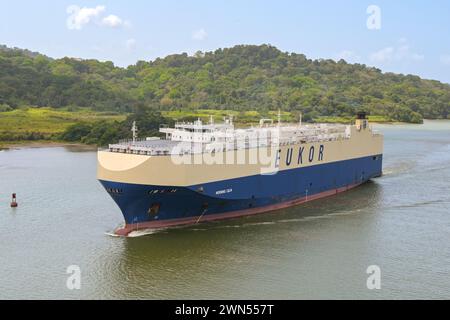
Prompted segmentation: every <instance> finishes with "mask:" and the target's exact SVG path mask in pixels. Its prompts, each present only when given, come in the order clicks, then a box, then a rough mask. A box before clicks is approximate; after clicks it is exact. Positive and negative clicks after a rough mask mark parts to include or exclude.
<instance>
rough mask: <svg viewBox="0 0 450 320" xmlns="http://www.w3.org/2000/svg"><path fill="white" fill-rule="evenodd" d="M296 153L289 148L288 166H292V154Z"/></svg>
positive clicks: (287, 155)
mask: <svg viewBox="0 0 450 320" xmlns="http://www.w3.org/2000/svg"><path fill="white" fill-rule="evenodd" d="M293 152H294V149H293V148H289V149H288V150H287V154H286V165H287V166H290V165H291V161H292V153H293Z"/></svg>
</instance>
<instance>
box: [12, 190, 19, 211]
mask: <svg viewBox="0 0 450 320" xmlns="http://www.w3.org/2000/svg"><path fill="white" fill-rule="evenodd" d="M18 205H19V204H18V203H17V199H16V194H15V193H13V194H12V201H11V208H17V206H18Z"/></svg>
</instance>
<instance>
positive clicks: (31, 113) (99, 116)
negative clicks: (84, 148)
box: [0, 108, 126, 145]
mask: <svg viewBox="0 0 450 320" xmlns="http://www.w3.org/2000/svg"><path fill="white" fill-rule="evenodd" d="M125 118H126V116H125V115H118V114H114V113H103V112H94V111H92V110H90V109H77V110H76V111H69V110H67V109H52V108H21V109H16V110H12V111H8V112H1V113H0V145H1V144H11V143H14V144H17V143H18V142H23V141H48V140H54V139H56V138H57V136H58V134H60V133H62V132H64V131H65V130H66V129H67V128H68V127H69V126H71V125H74V124H76V123H80V122H86V123H95V122H98V121H123V120H124V119H125Z"/></svg>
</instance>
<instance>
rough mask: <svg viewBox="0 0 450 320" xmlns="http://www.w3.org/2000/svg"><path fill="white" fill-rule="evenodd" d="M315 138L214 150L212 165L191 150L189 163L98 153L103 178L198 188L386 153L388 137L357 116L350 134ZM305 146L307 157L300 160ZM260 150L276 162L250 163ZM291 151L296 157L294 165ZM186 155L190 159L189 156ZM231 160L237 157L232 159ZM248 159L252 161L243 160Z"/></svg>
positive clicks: (169, 158)
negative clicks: (374, 130)
mask: <svg viewBox="0 0 450 320" xmlns="http://www.w3.org/2000/svg"><path fill="white" fill-rule="evenodd" d="M364 121H365V122H364ZM309 140H310V141H303V142H302V141H299V140H298V139H297V141H294V140H292V141H290V140H286V139H284V140H282V141H281V144H280V145H273V144H271V145H268V146H265V147H263V146H259V147H254V148H243V149H232V150H225V151H223V150H214V151H212V152H211V151H210V152H209V153H210V154H209V156H210V158H211V157H212V158H213V159H215V160H216V161H215V163H210V162H211V161H210V159H209V162H208V163H207V161H205V152H200V153H192V154H189V155H188V157H189V159H190V161H189V163H180V157H182V156H181V155H174V154H168V153H166V154H160V155H148V154H134V153H127V152H125V153H121V152H111V149H112V148H110V149H109V150H105V151H99V152H98V179H100V180H106V181H115V182H122V183H131V184H141V185H157V186H192V185H199V184H204V183H208V182H215V181H222V180H228V179H234V178H240V177H246V176H253V175H260V174H276V173H277V171H278V170H281V171H283V170H290V169H295V168H299V167H308V166H314V165H319V164H325V163H331V162H336V161H342V160H348V159H356V158H362V157H368V156H377V155H381V154H382V153H383V136H382V135H379V134H377V133H375V132H373V131H372V129H371V128H370V127H369V126H368V124H367V120H357V121H356V124H355V125H352V126H348V127H346V128H345V135H342V136H341V135H339V136H336V137H335V138H333V139H330V138H325V139H322V140H321V139H309ZM315 140H318V141H315ZM301 148H303V152H302V158H301V160H302V161H301V163H299V153H300V150H301ZM311 150H313V151H311ZM311 152H312V153H313V154H312V159H310V155H311ZM260 154H264V155H266V157H264V160H267V159H269V160H270V161H269V162H267V161H265V162H264V163H262V161H259V160H260V159H258V161H255V162H253V163H252V161H250V159H255V158H258V157H259V155H260ZM289 154H290V155H291V157H292V159H291V161H290V164H289V165H288V164H287V161H286V160H287V159H288V158H289ZM184 157H185V158H184V159H185V160H186V155H184ZM231 158H233V159H235V161H230V159H231ZM260 158H262V157H260ZM220 159H222V161H219V160H220ZM227 159H228V160H227ZM239 159H241V163H239V161H238V160H239ZM242 159H246V160H245V161H244V162H243V163H242ZM310 160H311V161H310ZM185 162H187V161H185Z"/></svg>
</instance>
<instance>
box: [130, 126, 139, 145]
mask: <svg viewBox="0 0 450 320" xmlns="http://www.w3.org/2000/svg"><path fill="white" fill-rule="evenodd" d="M131 132H133V143H135V142H136V139H137V132H138V128H137V125H136V121H133V126H132V127H131Z"/></svg>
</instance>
